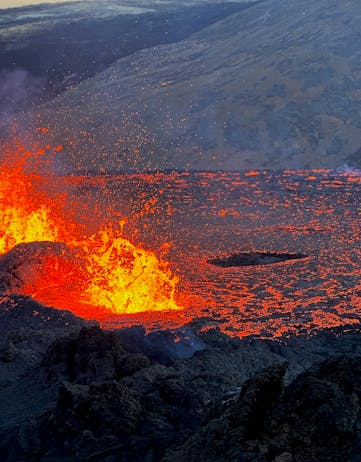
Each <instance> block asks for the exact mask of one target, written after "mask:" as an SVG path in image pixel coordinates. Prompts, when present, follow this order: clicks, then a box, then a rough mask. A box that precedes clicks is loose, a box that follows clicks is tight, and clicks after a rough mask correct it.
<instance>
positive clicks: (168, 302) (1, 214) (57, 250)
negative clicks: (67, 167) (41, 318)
mask: <svg viewBox="0 0 361 462" xmlns="http://www.w3.org/2000/svg"><path fill="white" fill-rule="evenodd" d="M44 130H45V129H44ZM59 151H61V147H60V146H58V147H56V148H55V149H51V147H50V146H49V145H48V146H46V147H45V149H42V148H40V147H39V146H38V145H36V146H35V148H34V149H31V150H27V149H25V148H24V147H23V146H21V145H19V144H17V145H16V146H15V147H14V146H10V145H9V146H7V147H5V148H4V149H3V152H2V153H1V157H2V164H1V167H0V204H1V206H0V253H1V254H2V255H1V256H0V272H1V273H2V275H3V276H2V281H1V283H2V285H3V289H4V290H5V291H6V292H7V293H20V294H23V295H31V296H33V298H35V299H36V300H38V301H40V302H42V303H45V304H47V305H51V306H55V307H57V308H66V309H69V310H71V311H73V312H74V313H75V314H79V315H81V316H83V317H88V318H92V319H99V318H102V317H104V316H105V315H106V313H111V312H112V313H117V314H129V313H138V312H146V311H163V310H165V311H166V310H176V309H180V306H179V305H178V304H177V303H176V301H175V289H176V284H177V277H175V276H173V275H172V274H171V271H170V269H169V267H168V264H167V263H166V262H164V261H160V260H159V259H158V258H157V257H156V255H155V254H154V253H153V252H151V251H149V250H146V249H144V248H141V247H139V246H135V245H134V244H132V243H131V242H130V241H129V240H128V239H126V238H125V237H124V236H123V226H122V225H123V223H120V224H119V226H118V227H115V226H114V224H112V225H109V226H106V227H103V228H101V229H98V231H96V232H95V233H89V232H87V228H86V226H85V225H84V224H82V223H80V222H79V221H77V220H76V219H75V214H74V213H73V212H72V211H69V207H68V204H67V201H66V194H65V193H64V191H62V192H59V191H57V182H56V181H55V180H56V178H55V176H54V175H50V174H49V172H46V174H45V173H44V171H46V170H49V168H48V166H49V165H50V162H51V161H50V160H49V158H50V159H51V156H53V155H54V153H55V154H57V153H58V152H59ZM34 166H35V168H34ZM4 274H5V276H4ZM3 280H4V281H5V282H4V281H3Z"/></svg>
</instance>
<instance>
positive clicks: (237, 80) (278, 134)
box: [37, 0, 361, 169]
mask: <svg viewBox="0 0 361 462" xmlns="http://www.w3.org/2000/svg"><path fill="white" fill-rule="evenodd" d="M38 112H39V111H38ZM360 116H361V3H360V2H359V1H358V0H349V1H344V2H339V1H337V0H319V1H317V2H314V1H313V0H301V1H300V0H266V1H265V2H262V3H260V4H257V5H254V6H252V7H251V8H249V9H247V10H245V11H241V12H239V13H236V14H234V15H232V16H230V17H228V18H226V19H224V20H222V21H219V22H217V23H216V24H214V25H213V26H210V27H208V28H206V29H204V30H203V31H201V32H199V33H198V34H195V35H193V36H192V37H191V38H189V39H187V40H185V41H182V42H181V43H176V44H172V45H166V46H160V47H155V48H151V49H147V50H142V51H141V52H138V53H135V54H133V55H132V56H130V57H127V58H124V59H120V60H118V61H117V62H116V63H114V64H113V65H112V66H111V67H110V68H109V69H108V70H106V71H104V72H103V73H100V74H98V75H97V76H95V77H94V78H92V79H89V80H87V81H86V82H83V83H82V84H80V85H79V86H77V87H76V88H74V89H72V90H69V91H67V92H66V93H64V94H63V95H61V96H60V97H58V98H56V99H55V100H54V101H52V102H51V103H49V104H47V105H45V106H44V107H43V108H42V109H41V110H40V118H41V120H42V123H46V124H48V125H49V126H50V127H52V132H53V135H54V136H55V138H56V139H57V141H60V142H62V143H63V144H64V145H65V151H66V152H68V154H69V157H70V158H72V162H74V163H75V164H76V165H77V167H80V168H85V167H86V168H88V169H89V168H91V169H99V168H111V169H119V168H127V169H134V168H161V169H162V168H181V169H182V168H185V169H187V168H193V169H219V168H222V169H244V168H296V167H297V168H298V167H299V168H310V167H313V168H316V167H331V168H333V167H338V166H340V165H343V164H344V163H346V162H350V163H351V165H354V166H356V167H357V166H360V165H361V159H360V155H358V152H359V149H360V146H361V135H360V133H361V132H360V127H361V117H360ZM37 123H39V122H38V121H37ZM79 133H81V136H79ZM70 139H71V140H72V144H71V146H70V147H68V145H67V143H68V140H70Z"/></svg>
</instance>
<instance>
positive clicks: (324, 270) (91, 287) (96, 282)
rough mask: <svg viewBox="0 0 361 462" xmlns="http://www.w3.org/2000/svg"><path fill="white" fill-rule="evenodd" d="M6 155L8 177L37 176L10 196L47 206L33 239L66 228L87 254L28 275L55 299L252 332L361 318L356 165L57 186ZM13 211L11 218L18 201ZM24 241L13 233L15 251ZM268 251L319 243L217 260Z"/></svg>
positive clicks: (154, 319) (92, 309) (113, 323)
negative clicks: (249, 259) (242, 260)
mask: <svg viewBox="0 0 361 462" xmlns="http://www.w3.org/2000/svg"><path fill="white" fill-rule="evenodd" d="M40 154H42V153H40ZM23 157H24V156H23V153H22V154H21V158H23ZM5 165H6V166H7V167H6V168H5V170H4V168H2V172H1V175H2V177H3V175H6V174H8V175H13V174H14V171H15V172H16V173H15V174H16V175H20V176H21V175H23V177H22V178H23V179H22V182H20V184H25V188H24V190H21V189H20V190H16V191H15V192H14V194H13V193H12V192H11V193H10V192H8V193H7V192H6V191H5V192H4V186H2V188H3V190H2V191H1V194H2V197H1V200H2V204H3V201H4V200H6V201H9V200H10V201H11V206H12V207H15V209H16V210H17V211H16V213H15V212H14V211H13V212H12V213H13V215H12V217H13V218H12V219H14V216H15V217H16V216H17V215H16V214H18V213H19V211H18V209H19V208H20V209H21V208H23V209H22V210H21V214H22V216H23V217H27V218H26V219H25V218H24V219H25V224H26V226H27V227H28V228H29V229H34V225H33V221H34V220H35V222H36V226H35V228H36V229H38V230H39V229H41V231H39V232H37V233H36V234H35V235H31V236H28V237H27V240H26V242H28V241H29V240H30V241H31V240H38V241H39V240H47V241H48V240H50V241H60V242H65V243H66V244H67V245H68V246H69V247H70V248H71V249H72V250H74V251H75V253H76V254H77V257H76V259H75V263H76V264H75V265H70V266H71V268H70V269H69V265H68V267H67V273H66V277H60V278H59V277H58V274H57V271H58V270H57V269H56V268H57V266H56V265H55V264H54V262H51V265H52V266H50V267H49V268H48V271H47V274H48V275H49V273H51V270H53V271H54V272H55V274H57V276H56V277H55V278H52V283H51V284H46V283H45V282H46V281H45V282H44V280H43V281H40V282H39V286H38V287H37V288H36V290H35V291H34V287H32V290H28V289H26V288H25V289H24V293H28V294H30V295H33V296H34V298H36V299H37V300H39V301H41V302H43V303H45V304H47V305H49V306H56V307H59V308H67V309H70V310H72V311H74V312H75V313H76V314H80V315H82V316H84V317H87V318H92V319H98V320H100V322H101V323H102V325H103V326H105V327H110V328H115V327H123V326H129V325H133V324H140V323H141V324H143V325H145V326H146V327H147V328H149V329H152V328H173V327H179V326H182V325H184V324H185V323H187V322H190V321H191V320H194V319H197V320H198V322H199V323H200V324H201V325H202V326H204V328H208V327H213V326H218V327H219V328H221V329H222V330H223V331H225V332H227V333H230V334H232V335H239V336H245V335H251V334H254V335H257V336H261V337H279V336H283V335H286V336H287V335H289V334H293V333H296V334H301V333H310V332H314V331H316V330H318V329H320V328H324V327H336V326H340V325H351V324H359V323H360V320H361V283H360V262H361V259H360V256H361V242H360V241H361V235H360V196H361V177H360V175H359V174H357V173H352V172H333V171H329V170H317V171H315V170H313V171H277V172H272V171H257V172H213V173H209V172H199V173H190V172H178V173H177V172H173V173H158V174H132V175H130V174H128V175H125V174H124V175H119V174H118V175H104V174H103V175H99V176H67V177H64V176H63V177H60V176H58V177H57V178H56V181H55V182H54V178H52V181H51V182H50V183H51V184H52V185H53V186H52V187H51V185H50V186H49V176H47V175H43V174H40V175H38V174H37V175H33V174H31V173H29V172H27V171H26V166H25V167H24V165H20V167H19V164H17V167H16V168H17V169H18V170H16V168H14V164H13V165H9V164H6V163H5ZM7 169H8V170H7ZM4 171H5V173H4ZM6 172H7V173H6ZM29 181H30V183H29ZM54 183H55V184H56V188H54ZM3 184H4V182H3V181H2V185H3ZM29 184H30V192H29ZM13 185H14V181H13V182H12V186H13ZM10 189H11V188H10ZM12 191H13V190H12ZM34 191H35V192H36V193H35V192H34ZM59 191H60V192H59ZM12 194H13V195H12ZM54 198H55V199H56V200H54ZM34 201H35V202H34ZM2 207H3V205H2ZM1 212H2V215H1V217H0V218H1V220H2V222H0V223H1V225H2V226H3V227H4V224H5V223H4V216H5V218H6V217H7V219H8V216H9V214H8V212H6V213H5V215H4V210H2V211H1ZM14 213H15V215H14ZM34 213H35V215H34ZM39 217H40V218H39ZM39 219H40V223H39V222H38V220H39ZM30 221H31V223H30ZM99 223H101V224H102V225H101V226H100V225H99ZM119 223H122V226H120V225H119ZM124 223H125V225H124ZM123 225H124V226H123ZM7 226H8V225H7ZM39 227H40V228H39ZM42 227H43V228H42ZM5 229H6V227H5V228H4V230H5ZM4 230H3V233H4ZM1 239H2V240H1ZM4 242H5V244H4ZM22 242H25V241H24V239H23V240H22ZM15 243H18V242H14V241H13V240H11V239H10V240H9V238H8V239H7V240H6V239H5V241H4V237H2V238H0V248H1V250H2V252H5V251H7V250H9V249H10V248H11V247H12V246H13V245H14V244H15ZM133 243H136V244H133ZM146 249H152V250H146ZM256 251H265V252H268V251H269V252H287V253H304V254H307V255H308V256H309V257H308V258H307V259H304V260H295V261H288V262H283V263H277V264H274V265H265V266H262V265H261V266H252V267H242V268H235V267H232V268H219V267H215V266H213V265H211V264H209V263H207V260H208V259H210V258H212V257H216V256H227V255H231V254H232V253H235V252H256ZM156 255H157V256H156ZM165 259H166V260H167V263H165ZM130 261H131V262H132V263H131V265H130V263H129V262H130ZM79 262H80V263H79ZM73 263H74V262H73ZM138 263H139V265H138V266H137V264H138ZM57 264H58V263H57ZM129 265H130V266H129ZM78 267H80V268H81V270H79V268H78ZM135 267H137V268H136V269H135ZM75 268H77V269H75ZM78 270H79V271H78ZM47 277H48V278H49V277H50V276H47ZM124 278H125V280H124ZM64 288H65V289H64ZM124 297H125V298H124Z"/></svg>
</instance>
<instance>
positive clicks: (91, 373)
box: [42, 326, 150, 384]
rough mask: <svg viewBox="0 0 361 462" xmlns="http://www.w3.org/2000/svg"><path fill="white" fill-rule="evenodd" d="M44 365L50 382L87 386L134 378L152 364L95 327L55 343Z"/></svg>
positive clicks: (115, 336)
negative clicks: (131, 376) (92, 383)
mask: <svg viewBox="0 0 361 462" xmlns="http://www.w3.org/2000/svg"><path fill="white" fill-rule="evenodd" d="M42 365H43V367H44V369H45V371H46V374H47V378H48V380H54V379H55V378H56V379H57V380H59V379H63V380H68V381H70V382H75V383H79V384H85V383H91V382H94V381H98V382H100V381H106V380H113V379H114V380H116V379H119V378H120V377H124V376H127V375H132V374H134V373H135V372H137V371H138V370H140V369H142V368H144V367H148V366H149V365H150V362H149V359H148V358H147V357H146V356H144V355H142V354H130V355H129V354H126V352H125V350H124V348H123V346H122V344H121V342H120V339H119V337H118V336H117V335H116V334H114V333H112V332H104V331H103V330H101V329H100V328H99V327H96V326H94V327H91V328H83V329H82V330H81V331H80V332H79V334H74V335H71V336H69V337H66V338H63V339H59V340H57V341H56V342H54V343H53V344H52V345H51V346H50V348H49V349H48V351H47V352H46V354H45V356H44V359H43V363H42Z"/></svg>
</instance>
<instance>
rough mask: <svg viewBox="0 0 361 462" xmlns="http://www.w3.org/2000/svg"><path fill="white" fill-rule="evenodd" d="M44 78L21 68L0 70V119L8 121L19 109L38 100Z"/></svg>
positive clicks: (4, 121) (2, 121)
mask: <svg viewBox="0 0 361 462" xmlns="http://www.w3.org/2000/svg"><path fill="white" fill-rule="evenodd" d="M44 83H45V79H43V78H40V77H34V76H32V75H31V74H29V72H27V71H25V70H23V69H15V70H2V71H0V121H1V123H8V122H9V120H10V119H11V118H12V117H13V116H14V115H15V114H16V113H17V112H19V111H21V110H23V109H25V108H27V107H29V105H30V104H32V103H35V102H39V98H40V95H41V93H42V89H43V87H44Z"/></svg>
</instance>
